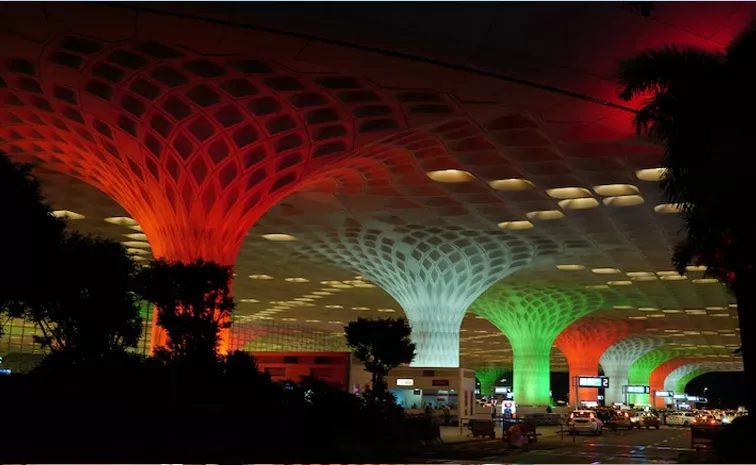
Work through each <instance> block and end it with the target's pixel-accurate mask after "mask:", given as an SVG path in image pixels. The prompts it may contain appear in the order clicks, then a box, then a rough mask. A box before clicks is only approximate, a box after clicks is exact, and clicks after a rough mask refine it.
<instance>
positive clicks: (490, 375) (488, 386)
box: [475, 366, 509, 396]
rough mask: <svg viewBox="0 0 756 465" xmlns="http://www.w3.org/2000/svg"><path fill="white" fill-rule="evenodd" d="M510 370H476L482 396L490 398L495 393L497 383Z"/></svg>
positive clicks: (491, 367) (486, 368)
mask: <svg viewBox="0 0 756 465" xmlns="http://www.w3.org/2000/svg"><path fill="white" fill-rule="evenodd" d="M508 371H509V370H508V369H507V368H506V367H501V366H483V367H478V368H476V369H475V377H476V378H478V381H480V395H482V396H490V395H492V394H493V393H494V385H495V384H496V381H497V380H498V379H499V378H501V377H502V375H504V374H505V373H506V372H508Z"/></svg>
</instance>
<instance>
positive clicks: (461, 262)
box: [301, 221, 557, 367]
mask: <svg viewBox="0 0 756 465" xmlns="http://www.w3.org/2000/svg"><path fill="white" fill-rule="evenodd" d="M302 242H303V246H304V248H303V249H301V250H302V251H303V252H304V253H305V254H307V255H309V256H311V257H312V258H315V259H317V260H319V261H325V262H331V263H333V264H335V265H337V266H339V267H341V268H344V269H349V270H352V271H355V272H357V273H359V274H360V275H362V276H364V277H365V278H367V279H368V280H370V281H371V282H373V283H375V284H377V285H378V286H380V287H382V288H383V289H384V290H386V292H388V293H389V294H390V295H391V296H392V297H394V299H396V301H397V302H398V303H399V304H400V305H401V306H402V308H403V309H404V313H405V314H406V316H407V319H408V321H409V323H410V325H411V326H412V340H413V342H414V343H415V344H417V355H416V357H415V360H414V361H413V362H412V364H411V365H412V366H415V367H458V366H459V329H460V326H461V324H462V319H463V317H464V314H465V312H466V311H467V308H468V307H469V306H470V304H472V302H473V301H474V300H475V299H476V298H478V296H480V295H481V294H482V293H483V292H484V291H485V290H486V289H488V288H489V287H490V286H491V285H492V284H494V283H495V282H497V281H499V280H500V279H502V278H504V277H505V276H507V275H509V274H511V273H513V272H514V271H516V270H518V269H520V268H522V267H524V266H527V265H529V264H530V263H531V262H532V261H533V259H534V258H535V257H536V256H538V254H539V253H541V252H549V253H551V254H553V252H554V251H555V250H556V249H557V246H556V245H554V244H553V243H551V242H550V241H545V240H543V239H541V240H539V242H538V246H537V247H536V246H535V245H533V243H531V242H530V241H528V240H527V239H526V238H524V237H523V236H522V235H517V234H512V233H507V232H503V231H501V232H499V231H493V232H490V233H486V232H480V231H472V230H468V229H465V228H461V227H451V226H450V227H445V228H434V227H429V226H424V225H416V226H413V225H408V226H399V227H397V226H392V225H388V224H380V225H375V224H373V225H370V226H366V225H356V224H355V222H354V221H353V222H352V224H351V225H350V226H349V227H343V228H341V229H340V230H338V231H337V232H336V233H333V234H323V235H311V236H310V237H307V238H306V240H305V241H302ZM549 253H547V254H546V255H549Z"/></svg>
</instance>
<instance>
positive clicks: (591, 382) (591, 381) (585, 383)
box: [578, 376, 609, 388]
mask: <svg viewBox="0 0 756 465" xmlns="http://www.w3.org/2000/svg"><path fill="white" fill-rule="evenodd" d="M578 386H579V387H595V388H608V387H609V378H607V377H606V376H578Z"/></svg>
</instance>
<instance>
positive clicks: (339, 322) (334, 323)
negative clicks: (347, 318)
mask: <svg viewBox="0 0 756 465" xmlns="http://www.w3.org/2000/svg"><path fill="white" fill-rule="evenodd" d="M328 323H329V324H332V325H343V324H344V322H343V321H339V320H331V321H329V322H328Z"/></svg>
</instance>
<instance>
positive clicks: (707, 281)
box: [691, 278, 719, 284]
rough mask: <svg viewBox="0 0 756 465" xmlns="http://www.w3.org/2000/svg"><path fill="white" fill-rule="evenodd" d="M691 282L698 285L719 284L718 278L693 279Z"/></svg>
mask: <svg viewBox="0 0 756 465" xmlns="http://www.w3.org/2000/svg"><path fill="white" fill-rule="evenodd" d="M691 282H693V283H696V284H716V283H718V282H719V280H718V279H716V278H699V279H693V280H691Z"/></svg>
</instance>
